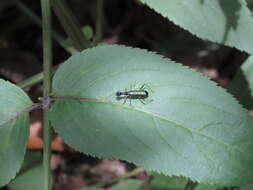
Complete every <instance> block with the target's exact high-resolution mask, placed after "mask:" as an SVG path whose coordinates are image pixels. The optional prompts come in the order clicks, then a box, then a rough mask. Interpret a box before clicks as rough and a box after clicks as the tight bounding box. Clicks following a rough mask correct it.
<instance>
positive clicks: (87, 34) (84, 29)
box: [82, 25, 93, 40]
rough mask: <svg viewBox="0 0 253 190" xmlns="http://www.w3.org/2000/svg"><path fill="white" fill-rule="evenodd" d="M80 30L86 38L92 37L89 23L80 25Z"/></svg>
mask: <svg viewBox="0 0 253 190" xmlns="http://www.w3.org/2000/svg"><path fill="white" fill-rule="evenodd" d="M82 32H83V34H84V35H85V37H86V38H87V39H88V40H91V39H92V38H93V30H92V28H91V27H90V26H89V25H86V26H84V27H82Z"/></svg>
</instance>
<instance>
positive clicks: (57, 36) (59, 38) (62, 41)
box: [14, 0, 78, 54]
mask: <svg viewBox="0 0 253 190" xmlns="http://www.w3.org/2000/svg"><path fill="white" fill-rule="evenodd" d="M14 2H15V4H16V5H17V7H18V8H19V9H20V10H21V11H22V12H23V13H24V14H26V15H27V16H28V17H29V18H30V19H31V20H32V21H33V22H34V23H35V24H36V25H37V26H38V27H41V26H42V22H41V20H40V18H39V17H38V16H37V15H36V14H35V13H34V12H32V11H31V10H30V9H29V8H28V7H27V6H26V5H25V4H24V3H23V2H22V1H20V0H15V1H14ZM52 35H53V38H54V39H55V40H56V41H57V42H58V43H59V44H60V46H62V47H63V48H64V49H65V50H66V51H67V52H69V53H70V54H75V53H77V52H78V51H77V50H76V49H75V48H74V47H71V46H69V45H68V44H67V43H66V41H65V39H64V38H63V37H62V36H61V35H60V34H58V33H57V32H55V31H52Z"/></svg>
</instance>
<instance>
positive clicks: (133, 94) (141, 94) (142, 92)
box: [116, 84, 149, 105]
mask: <svg viewBox="0 0 253 190" xmlns="http://www.w3.org/2000/svg"><path fill="white" fill-rule="evenodd" d="M148 96H149V93H148V91H147V90H146V88H145V84H143V85H142V86H141V87H140V88H139V89H137V90H129V91H127V89H125V91H124V92H120V91H118V92H116V97H117V100H121V99H124V103H123V104H125V103H126V101H127V99H129V101H130V105H132V103H131V101H132V99H138V100H139V101H140V102H141V103H142V104H144V105H145V104H146V103H145V99H147V98H148Z"/></svg>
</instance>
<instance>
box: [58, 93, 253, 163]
mask: <svg viewBox="0 0 253 190" xmlns="http://www.w3.org/2000/svg"><path fill="white" fill-rule="evenodd" d="M57 98H59V99H60V98H62V99H61V100H64V97H57ZM65 98H66V99H67V98H69V99H73V100H82V101H88V102H92V103H101V104H107V105H111V106H118V107H121V108H122V109H127V110H133V111H138V112H141V113H144V114H147V115H149V116H152V117H155V118H158V119H160V120H163V121H165V122H167V123H170V124H172V126H174V127H179V128H182V129H184V130H187V131H188V132H191V133H192V134H196V135H199V136H203V137H205V138H208V139H210V140H211V141H214V142H217V143H219V144H222V145H224V146H225V147H227V150H228V151H229V152H232V150H233V149H234V150H236V151H238V152H239V153H241V154H245V152H243V151H241V150H240V149H238V148H237V147H233V146H231V145H229V144H227V143H226V142H223V141H220V140H218V139H217V138H215V137H212V136H209V135H206V134H203V133H201V132H199V131H196V130H192V129H190V128H187V127H184V126H183V125H182V124H179V123H177V122H176V121H172V120H168V119H167V118H166V117H163V116H161V115H158V114H156V113H153V112H150V111H147V110H143V109H138V108H136V107H130V106H126V105H123V104H118V103H115V102H109V101H104V100H101V99H97V98H84V97H76V96H75V97H65ZM66 99H65V100H66ZM58 101H59V100H58ZM232 153H233V152H232ZM246 154H247V153H246ZM247 155H248V156H249V157H250V158H251V159H253V155H250V154H247Z"/></svg>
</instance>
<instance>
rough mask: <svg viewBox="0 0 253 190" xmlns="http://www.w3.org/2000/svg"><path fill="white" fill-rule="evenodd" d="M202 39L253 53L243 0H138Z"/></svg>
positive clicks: (252, 26) (250, 25) (252, 22)
mask: <svg viewBox="0 0 253 190" xmlns="http://www.w3.org/2000/svg"><path fill="white" fill-rule="evenodd" d="M141 1H142V2H143V3H144V4H147V5H148V6H149V7H151V8H152V9H154V10H155V11H156V12H158V13H160V14H161V15H163V16H164V17H166V18H168V19H170V20H171V21H172V22H174V23H175V24H177V25H179V26H180V27H182V28H184V29H186V30H188V31H189V32H191V33H192V34H194V35H196V36H198V37H199V38H202V39H207V40H210V41H212V42H218V43H221V44H225V45H228V46H231V47H236V48H238V49H240V50H243V51H246V52H248V53H250V54H252V53H253V43H252V41H251V40H250V39H253V33H252V31H253V19H252V16H251V13H250V11H249V10H248V8H247V5H246V2H245V1H244V0H211V1H210V0H192V1H189V0H155V1H154V0H141Z"/></svg>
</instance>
